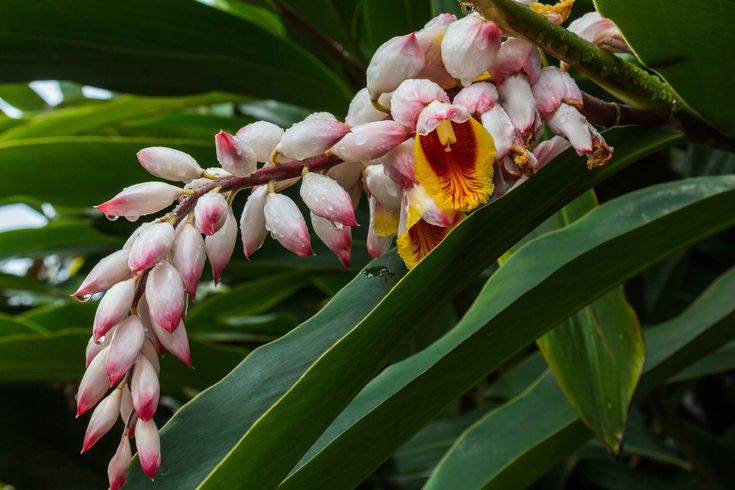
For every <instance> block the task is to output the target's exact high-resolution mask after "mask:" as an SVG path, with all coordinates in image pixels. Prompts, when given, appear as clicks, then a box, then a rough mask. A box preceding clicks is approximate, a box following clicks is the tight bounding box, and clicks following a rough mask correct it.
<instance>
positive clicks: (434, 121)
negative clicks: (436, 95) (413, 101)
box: [414, 102, 495, 211]
mask: <svg viewBox="0 0 735 490" xmlns="http://www.w3.org/2000/svg"><path fill="white" fill-rule="evenodd" d="M416 132H417V135H416V139H415V142H414V151H415V154H416V161H415V171H416V179H417V180H418V181H419V183H421V185H423V186H424V187H425V188H426V190H427V191H428V193H429V194H430V195H431V196H432V197H433V198H434V200H435V201H436V202H437V204H438V205H439V206H440V207H442V208H447V209H455V210H458V211H469V210H472V209H474V208H476V207H477V206H479V205H480V204H483V203H485V202H487V200H488V199H489V198H490V196H491V195H492V193H493V183H492V177H493V166H492V163H493V158H494V153H495V150H494V147H493V141H492V138H491V137H490V134H489V133H488V132H487V130H486V129H485V128H483V127H482V125H481V124H480V123H478V122H477V121H475V120H474V119H472V118H471V117H470V115H469V112H468V111H467V110H466V109H465V108H464V107H462V106H457V105H451V104H443V103H441V102H432V103H431V104H430V105H429V106H427V107H426V109H424V111H423V112H422V113H421V116H420V117H419V121H418V126H417V131H416Z"/></svg>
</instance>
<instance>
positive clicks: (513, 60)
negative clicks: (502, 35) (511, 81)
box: [490, 37, 541, 85]
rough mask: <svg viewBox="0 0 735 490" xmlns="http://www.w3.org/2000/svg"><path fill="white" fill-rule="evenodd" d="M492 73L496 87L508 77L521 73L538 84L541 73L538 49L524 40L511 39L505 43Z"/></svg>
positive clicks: (491, 70)
mask: <svg viewBox="0 0 735 490" xmlns="http://www.w3.org/2000/svg"><path fill="white" fill-rule="evenodd" d="M490 72H491V73H492V75H493V81H494V82H495V84H496V85H500V84H502V83H503V82H505V81H506V80H507V79H508V77H511V76H513V75H516V74H518V73H521V74H523V75H525V76H526V77H527V78H528V80H530V81H531V83H536V80H537V79H538V76H539V74H540V73H541V56H540V55H539V50H538V47H536V45H535V44H533V43H532V42H531V41H528V40H526V39H523V38H519V37H516V38H510V39H508V40H507V41H505V42H504V43H503V45H502V46H501V47H500V51H499V52H498V56H497V57H496V58H495V62H494V63H493V66H492V68H491V69H490Z"/></svg>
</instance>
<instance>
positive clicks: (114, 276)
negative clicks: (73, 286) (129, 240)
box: [72, 250, 132, 301]
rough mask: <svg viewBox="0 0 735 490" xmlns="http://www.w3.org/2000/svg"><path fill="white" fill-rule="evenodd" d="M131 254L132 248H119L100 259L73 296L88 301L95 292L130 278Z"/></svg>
mask: <svg viewBox="0 0 735 490" xmlns="http://www.w3.org/2000/svg"><path fill="white" fill-rule="evenodd" d="M129 256H130V250H118V251H117V252H114V253H112V254H110V255H108V256H107V257H105V258H104V259H102V260H100V261H99V262H98V263H97V265H95V266H94V267H93V268H92V270H91V271H89V274H87V277H85V278H84V281H82V284H81V286H79V289H77V291H76V292H75V293H74V294H72V296H74V297H75V298H77V299H80V300H83V301H86V300H88V299H89V298H90V297H91V296H92V295H93V294H94V293H98V292H100V291H104V290H105V289H109V288H110V287H112V286H113V285H114V284H117V283H118V282H120V281H124V280H125V279H127V278H129V277H130V276H131V275H132V273H131V271H130V267H128V257H129Z"/></svg>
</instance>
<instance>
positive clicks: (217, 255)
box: [205, 207, 237, 285]
mask: <svg viewBox="0 0 735 490" xmlns="http://www.w3.org/2000/svg"><path fill="white" fill-rule="evenodd" d="M235 242H237V219H236V218H235V215H234V213H233V212H232V208H229V207H228V208H227V219H225V224H224V225H222V228H220V229H219V231H217V233H215V234H214V235H210V236H208V237H207V238H206V240H205V247H206V250H207V257H208V258H209V263H210V265H211V266H212V276H213V277H214V284H215V285H216V284H217V283H219V280H220V278H221V277H222V272H223V271H224V270H225V267H226V266H227V264H228V263H229V262H230V257H232V251H233V250H235Z"/></svg>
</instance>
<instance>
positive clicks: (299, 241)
mask: <svg viewBox="0 0 735 490" xmlns="http://www.w3.org/2000/svg"><path fill="white" fill-rule="evenodd" d="M307 175H308V174H307ZM340 189H341V188H340ZM264 214H265V226H266V228H267V229H268V231H270V232H271V236H272V237H273V238H275V239H276V240H278V243H280V244H281V245H283V247H284V248H286V249H287V250H289V251H291V252H293V253H295V254H296V255H301V256H306V255H314V252H313V251H312V250H311V239H310V237H309V230H308V228H306V222H305V221H304V217H303V216H302V215H301V211H299V207H298V206H297V205H296V203H295V202H293V200H291V198H290V197H288V196H284V195H283V194H277V193H275V192H272V193H270V194H268V197H267V198H266V201H265V208H264Z"/></svg>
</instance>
